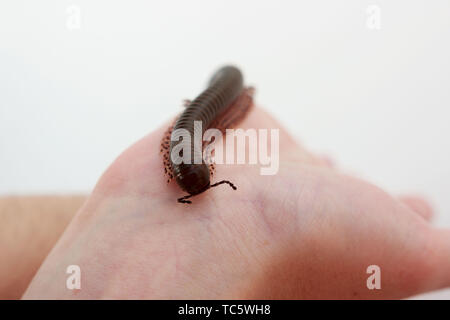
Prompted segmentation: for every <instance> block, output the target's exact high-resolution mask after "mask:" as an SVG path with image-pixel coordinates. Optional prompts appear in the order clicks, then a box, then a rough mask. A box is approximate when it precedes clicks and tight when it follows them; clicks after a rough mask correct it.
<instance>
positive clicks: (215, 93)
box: [161, 66, 253, 203]
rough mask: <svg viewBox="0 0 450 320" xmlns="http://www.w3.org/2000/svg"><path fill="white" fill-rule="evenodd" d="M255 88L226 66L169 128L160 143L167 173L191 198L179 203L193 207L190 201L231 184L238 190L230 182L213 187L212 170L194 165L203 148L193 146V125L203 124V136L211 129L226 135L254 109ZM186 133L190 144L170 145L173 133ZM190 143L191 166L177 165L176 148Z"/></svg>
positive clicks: (188, 103)
mask: <svg viewBox="0 0 450 320" xmlns="http://www.w3.org/2000/svg"><path fill="white" fill-rule="evenodd" d="M252 96H253V88H249V87H244V84H243V76H242V73H241V72H240V71H239V69H238V68H236V67H234V66H225V67H222V68H220V69H219V70H218V71H217V72H216V73H214V75H213V76H212V78H211V80H210V81H209V85H208V87H207V88H206V89H205V90H204V91H203V92H202V93H201V94H200V95H199V96H198V97H197V98H195V99H194V100H193V101H192V102H190V101H187V102H185V105H186V109H185V110H184V112H183V113H182V114H181V115H180V116H179V118H178V119H177V121H176V123H175V125H174V126H172V127H170V128H169V129H168V130H167V131H166V134H165V136H164V138H163V141H162V142H161V151H162V152H163V153H164V154H163V158H164V166H165V168H164V170H165V173H166V174H167V175H168V177H169V180H168V182H170V180H171V179H173V178H175V180H176V182H177V184H178V186H179V187H180V188H181V189H182V190H184V191H186V192H187V193H188V195H186V196H184V197H181V198H179V199H178V202H180V203H191V201H189V200H187V199H188V198H190V197H192V196H194V195H197V194H199V193H202V192H204V191H206V190H208V189H209V188H212V187H215V186H218V185H221V184H224V183H226V184H228V185H230V186H231V187H232V188H233V189H234V190H236V187H235V186H234V184H233V183H231V182H230V181H228V180H222V181H219V182H217V183H214V184H211V183H210V175H211V174H210V173H212V168H211V167H208V165H207V164H206V163H205V162H204V161H203V158H202V162H201V163H198V164H195V163H194V161H193V159H194V157H195V156H196V155H197V156H200V157H201V156H202V154H203V147H204V146H196V145H195V144H194V142H193V141H194V140H193V137H194V121H201V124H202V132H201V134H202V136H203V134H204V133H205V131H206V130H207V129H208V128H217V129H219V130H221V131H224V130H225V129H226V128H228V127H229V126H232V125H235V124H236V123H237V122H239V121H241V120H242V119H243V118H244V117H245V116H246V114H247V113H248V111H249V110H250V108H251V107H252V105H253V97H252ZM177 129H184V130H187V131H188V132H189V134H190V136H191V139H190V140H191V141H187V142H185V141H183V140H181V141H180V140H178V141H171V139H170V137H171V134H172V131H174V130H177ZM180 143H181V144H182V143H190V144H189V145H187V146H185V147H186V148H190V150H191V160H192V161H190V163H183V162H182V163H180V164H175V163H173V162H172V159H171V157H170V154H171V152H172V150H173V148H174V147H175V146H177V145H178V144H180Z"/></svg>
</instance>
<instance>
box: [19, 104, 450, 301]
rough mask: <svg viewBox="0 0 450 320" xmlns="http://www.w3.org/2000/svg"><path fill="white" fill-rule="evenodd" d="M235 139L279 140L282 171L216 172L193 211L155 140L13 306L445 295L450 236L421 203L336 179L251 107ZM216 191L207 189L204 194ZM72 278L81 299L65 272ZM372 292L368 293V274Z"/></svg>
mask: <svg viewBox="0 0 450 320" xmlns="http://www.w3.org/2000/svg"><path fill="white" fill-rule="evenodd" d="M240 127H242V128H244V129H245V128H267V129H269V128H280V170H279V172H278V173H277V174H276V175H273V176H261V175H260V174H259V168H258V167H256V166H251V165H220V166H218V168H217V172H216V175H217V177H215V179H214V180H221V179H227V180H231V181H233V182H234V183H235V184H236V185H237V187H238V189H237V191H233V190H231V189H230V188H226V187H222V188H215V189H212V190H209V191H207V192H204V193H202V194H200V195H198V196H196V197H195V198H193V199H192V200H193V203H192V204H191V205H186V204H180V203H177V202H176V199H177V198H179V197H180V196H182V195H183V192H182V191H181V190H180V189H179V188H178V186H176V184H175V183H173V182H172V183H170V184H169V185H167V184H166V178H165V177H164V172H163V168H162V160H161V157H160V154H159V143H160V139H161V137H162V135H163V132H164V130H165V129H166V128H165V127H162V128H160V129H159V130H156V131H155V132H153V133H151V134H150V135H148V136H147V137H145V138H143V139H142V140H140V141H139V142H137V143H136V144H134V145H133V146H132V147H130V148H129V149H128V150H126V151H125V152H124V153H123V154H122V155H121V156H120V157H119V158H118V159H116V160H115V161H114V163H113V164H112V165H111V166H110V167H109V168H108V170H107V171H106V172H105V173H104V174H103V176H102V177H101V179H100V180H99V182H98V184H97V186H96V188H95V190H94V191H93V192H92V194H91V196H90V197H89V199H88V201H87V202H86V203H85V205H84V206H83V208H82V209H81V210H80V211H79V212H78V213H77V215H76V216H75V218H74V219H73V220H72V222H71V224H70V226H69V227H68V229H67V230H66V231H65V233H64V234H63V236H62V237H61V238H60V240H59V242H58V243H57V245H56V246H55V247H54V249H53V250H52V252H51V254H50V255H49V256H48V257H47V259H46V261H45V262H44V263H43V265H42V267H41V269H40V270H39V272H38V273H37V275H36V276H35V278H34V280H33V281H32V283H31V285H30V286H29V288H28V290H27V292H26V293H25V295H24V298H88V299H89V298H127V299H130V298H144V299H146V298H148V299H152V298H169V299H197V298H203V299H215V298H275V299H278V298H289V299H296V298H310V299H314V298H369V299H370V298H404V297H407V296H411V295H413V294H417V293H420V292H424V291H428V290H434V289H438V288H441V287H445V286H449V285H450V272H449V270H450V231H449V230H438V229H435V228H434V227H432V226H431V225H430V224H429V223H428V222H427V219H428V218H429V217H430V214H431V209H430V208H429V207H428V206H427V205H426V203H425V202H423V201H421V200H420V199H418V198H411V197H409V198H408V197H407V198H403V199H397V198H394V197H392V196H390V195H388V194H387V193H385V192H383V191H382V190H380V189H379V188H377V187H375V186H373V185H371V184H369V183H366V182H364V181H361V180H359V179H356V178H353V177H350V176H347V175H345V174H342V173H341V172H339V171H337V170H335V169H333V168H332V167H330V166H329V165H328V163H327V162H326V161H324V160H322V159H320V158H319V157H316V156H314V155H313V154H311V153H309V152H308V151H306V150H305V149H304V148H303V147H301V146H299V145H298V144H296V142H295V141H294V140H293V139H292V138H291V137H290V136H289V135H288V134H287V133H286V132H285V131H284V130H283V129H281V127H280V125H279V124H278V123H277V122H276V121H275V120H274V119H273V118H272V117H270V116H269V115H267V114H266V113H265V112H264V111H262V110H261V109H259V108H255V109H254V110H253V111H252V112H251V113H250V114H249V116H248V118H247V119H246V120H245V121H244V122H243V123H242V124H241V125H240ZM213 182H214V181H213ZM74 264H75V265H79V266H80V268H81V289H80V290H68V289H67V288H66V279H67V277H68V275H67V274H66V268H67V266H69V265H74ZM374 264H375V265H378V266H380V268H381V289H380V290H369V289H368V288H367V286H366V280H367V278H368V277H369V275H368V274H367V273H366V269H367V267H368V266H369V265H374Z"/></svg>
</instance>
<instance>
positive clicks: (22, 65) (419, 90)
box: [0, 0, 450, 298]
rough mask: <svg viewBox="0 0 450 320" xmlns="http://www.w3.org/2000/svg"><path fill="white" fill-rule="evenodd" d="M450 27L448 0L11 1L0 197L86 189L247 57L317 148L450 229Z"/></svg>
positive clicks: (263, 94) (275, 101)
mask: <svg viewBox="0 0 450 320" xmlns="http://www.w3.org/2000/svg"><path fill="white" fill-rule="evenodd" d="M369 5H377V6H378V7H379V8H380V9H381V29H380V30H373V29H370V28H368V27H367V25H366V22H367V19H368V14H367V12H366V10H367V8H368V6H369ZM71 6H75V9H77V8H79V9H80V12H81V25H80V28H79V29H71V28H68V20H69V18H70V17H71V15H70V13H69V12H73V11H70V10H71V9H69V11H67V10H68V8H70V7H71ZM70 21H71V20H69V22H70ZM69 26H70V24H69ZM449 40H450V1H448V0H433V1H430V0H419V1H411V0H401V1H400V0H389V1H387V0H386V1H381V0H378V1H377V0H373V1H366V0H348V1H335V0H327V1H324V0H310V1H307V0H305V1H255V2H250V1H230V0H227V1H224V2H223V3H219V2H215V1H211V0H209V1H206V0H205V1H192V0H190V1H176V2H172V1H164V2H163V1H133V0H130V1H111V0H109V1H106V0H97V1H92V0H91V1H87V0H72V1H61V0H58V1H56V0H55V1H49V0H41V1H31V0H30V1H19V0H14V1H12V0H11V1H7V0H5V1H2V2H1V3H0V195H5V194H29V193H55V192H56V193H72V192H89V191H90V190H91V189H92V187H93V186H94V184H95V182H96V181H97V179H98V177H99V176H100V174H101V173H102V171H103V170H104V169H105V168H106V167H107V166H108V165H109V164H110V163H111V161H112V160H113V159H114V158H115V157H116V156H117V155H118V154H119V153H120V152H121V151H122V150H123V149H125V148H126V147H127V146H128V145H130V144H131V143H133V142H134V141H136V140H137V139H139V138H140V137H142V136H143V135H145V134H146V133H148V132H149V131H151V130H153V129H154V128H156V127H157V126H159V125H160V124H161V123H162V122H163V121H165V120H167V119H168V118H169V117H171V116H172V115H174V114H176V113H177V112H179V111H180V110H181V100H182V99H184V98H193V97H195V95H196V94H197V93H199V92H200V91H201V90H202V89H203V88H204V85H205V84H206V82H207V80H208V78H209V76H210V75H211V73H212V72H213V71H214V70H215V69H216V68H217V67H219V66H220V65H222V64H224V63H234V64H236V65H238V66H240V67H241V69H242V70H243V72H244V75H245V77H246V82H247V83H249V84H252V85H254V86H255V87H256V88H257V94H256V99H257V103H258V104H260V105H262V106H263V107H265V108H266V109H267V110H269V111H270V112H271V113H272V114H274V115H275V116H276V117H277V118H279V119H280V120H281V122H282V123H283V124H284V125H285V126H287V127H288V128H289V129H290V130H291V131H292V133H293V134H294V135H295V136H296V137H298V138H299V139H301V140H302V141H303V143H305V144H306V145H307V146H308V147H310V148H311V149H312V150H314V151H316V152H319V153H326V154H329V155H331V156H332V157H334V158H335V159H336V160H337V162H338V164H339V165H340V166H341V167H343V168H344V169H345V170H348V171H350V172H352V173H355V174H357V175H359V176H362V177H364V178H367V179H369V180H371V181H373V182H375V183H377V184H378V185H380V186H382V187H383V188H385V189H387V190H388V191H390V192H393V193H408V192H417V193H421V194H424V195H426V196H427V197H428V198H429V199H430V200H431V201H432V203H433V204H434V207H435V209H436V212H437V217H436V219H435V223H436V224H437V225H442V226H447V227H450V198H449V191H450V166H449V163H450V148H449V147H450V142H449V137H450V126H449V116H450V111H449V110H450V59H449V58H450V45H449ZM149 179H151V177H150V178H149ZM449 272H450V271H449ZM425 297H436V298H439V297H447V298H449V297H450V292H449V291H447V292H443V293H440V294H436V293H434V294H432V295H426V296H425Z"/></svg>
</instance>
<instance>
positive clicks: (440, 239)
mask: <svg viewBox="0 0 450 320" xmlns="http://www.w3.org/2000/svg"><path fill="white" fill-rule="evenodd" d="M430 252H431V253H432V265H433V277H434V289H441V288H445V287H450V230H449V229H434V230H433V236H432V241H431V248H430Z"/></svg>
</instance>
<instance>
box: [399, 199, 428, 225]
mask: <svg viewBox="0 0 450 320" xmlns="http://www.w3.org/2000/svg"><path fill="white" fill-rule="evenodd" d="M399 200H400V201H401V202H403V203H404V204H405V205H406V206H408V207H409V208H410V209H411V210H413V211H414V212H415V213H417V214H419V215H420V216H422V217H423V218H424V219H425V220H427V221H430V220H431V218H432V217H433V208H432V207H431V205H430V203H429V202H428V201H426V200H425V199H423V198H422V197H420V196H401V197H399Z"/></svg>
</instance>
